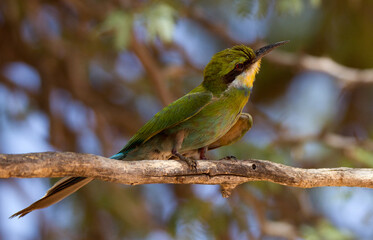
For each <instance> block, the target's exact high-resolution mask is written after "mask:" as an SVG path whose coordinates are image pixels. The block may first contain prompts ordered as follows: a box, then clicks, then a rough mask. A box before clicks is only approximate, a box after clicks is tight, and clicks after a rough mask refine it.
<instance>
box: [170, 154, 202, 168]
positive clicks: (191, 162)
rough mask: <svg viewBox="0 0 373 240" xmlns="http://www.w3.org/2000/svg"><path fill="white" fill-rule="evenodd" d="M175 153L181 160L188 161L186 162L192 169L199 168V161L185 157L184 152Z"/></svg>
mask: <svg viewBox="0 0 373 240" xmlns="http://www.w3.org/2000/svg"><path fill="white" fill-rule="evenodd" d="M174 155H175V156H176V157H178V158H179V159H180V160H182V161H184V162H186V164H188V167H189V169H190V170H192V171H193V170H197V161H196V160H194V159H191V158H188V157H185V156H183V155H182V154H180V153H177V152H176V153H174Z"/></svg>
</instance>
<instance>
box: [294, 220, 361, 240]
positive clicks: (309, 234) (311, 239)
mask: <svg viewBox="0 0 373 240" xmlns="http://www.w3.org/2000/svg"><path fill="white" fill-rule="evenodd" d="M301 231H302V235H303V237H304V239H305V240H325V239H328V240H352V239H355V238H354V237H353V236H352V235H351V234H349V233H347V232H342V231H340V230H338V229H337V228H335V227H334V226H333V225H332V224H330V223H329V222H328V221H326V220H320V221H319V222H318V223H317V225H316V226H315V227H312V226H303V227H302V229H301Z"/></svg>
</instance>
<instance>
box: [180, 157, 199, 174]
mask: <svg viewBox="0 0 373 240" xmlns="http://www.w3.org/2000/svg"><path fill="white" fill-rule="evenodd" d="M182 160H183V161H185V162H186V163H187V164H188V167H189V169H190V170H192V171H195V170H197V161H196V160H194V159H191V158H185V159H182Z"/></svg>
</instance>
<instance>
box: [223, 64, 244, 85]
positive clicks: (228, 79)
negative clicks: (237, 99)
mask: <svg viewBox="0 0 373 240" xmlns="http://www.w3.org/2000/svg"><path fill="white" fill-rule="evenodd" d="M238 64H242V63H238ZM238 64H236V65H235V67H234V69H233V70H232V71H230V72H229V73H227V74H226V75H225V76H224V83H225V84H230V83H231V82H233V81H234V79H235V78H236V77H237V76H238V75H240V74H241V73H242V72H243V71H245V70H246V69H247V68H248V67H249V66H250V61H245V62H244V63H243V67H242V68H241V67H239V68H238V67H237V65H238Z"/></svg>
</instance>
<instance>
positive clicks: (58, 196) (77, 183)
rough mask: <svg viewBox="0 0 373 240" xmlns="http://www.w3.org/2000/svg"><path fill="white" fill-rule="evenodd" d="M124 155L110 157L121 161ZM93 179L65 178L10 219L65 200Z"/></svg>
mask: <svg viewBox="0 0 373 240" xmlns="http://www.w3.org/2000/svg"><path fill="white" fill-rule="evenodd" d="M125 156H126V153H118V154H115V155H114V156H112V157H111V158H112V159H118V160H120V159H123V158H125ZM92 180H93V178H86V177H65V178H62V179H61V180H59V181H58V182H56V183H55V184H54V185H53V186H52V187H51V188H50V189H49V190H48V191H47V193H46V194H45V196H44V197H42V198H41V199H39V200H38V201H36V202H34V203H33V204H31V205H30V206H28V207H27V208H25V209H23V210H21V211H19V212H16V213H15V214H13V215H12V216H10V218H14V217H23V216H25V215H26V214H28V213H30V212H32V211H34V210H36V209H41V208H45V207H48V206H50V205H52V204H55V203H57V202H59V201H61V200H62V199H64V198H66V197H67V196H69V195H70V194H72V193H74V192H76V191H77V190H78V189H80V188H81V187H83V186H84V185H86V184H88V183H89V182H90V181H92Z"/></svg>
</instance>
